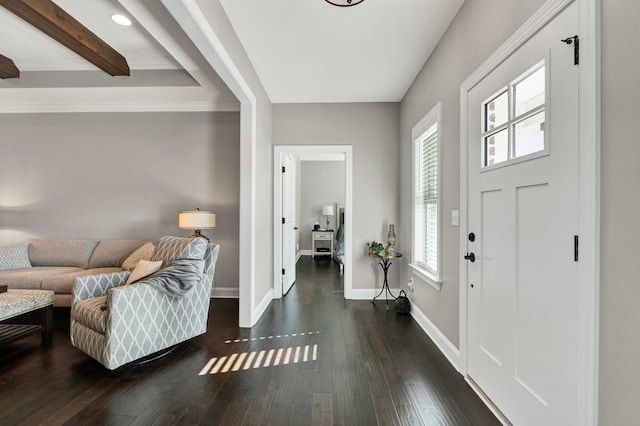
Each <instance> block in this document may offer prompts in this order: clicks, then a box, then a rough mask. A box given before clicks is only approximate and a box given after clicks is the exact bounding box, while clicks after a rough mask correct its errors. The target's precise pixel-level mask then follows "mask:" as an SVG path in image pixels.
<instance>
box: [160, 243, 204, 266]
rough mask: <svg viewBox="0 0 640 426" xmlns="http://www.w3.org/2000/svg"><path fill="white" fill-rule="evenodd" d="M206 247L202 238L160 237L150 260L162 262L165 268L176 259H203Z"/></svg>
mask: <svg viewBox="0 0 640 426" xmlns="http://www.w3.org/2000/svg"><path fill="white" fill-rule="evenodd" d="M207 246H208V243H207V240H205V239H204V238H180V237H162V238H160V241H158V245H157V246H156V249H155V250H154V252H153V256H152V257H151V260H162V261H163V262H164V265H165V266H166V265H168V264H170V263H171V262H173V261H174V260H178V259H194V260H198V259H204V254H205V252H206V251H207Z"/></svg>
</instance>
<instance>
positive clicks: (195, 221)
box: [178, 210, 216, 229]
mask: <svg viewBox="0 0 640 426" xmlns="http://www.w3.org/2000/svg"><path fill="white" fill-rule="evenodd" d="M215 227H216V214H215V213H214V212H207V211H201V210H197V211H186V212H180V213H179V214H178V228H180V229H211V228H215Z"/></svg>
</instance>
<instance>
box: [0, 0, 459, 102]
mask: <svg viewBox="0 0 640 426" xmlns="http://www.w3.org/2000/svg"><path fill="white" fill-rule="evenodd" d="M54 1H55V3H56V4H58V5H59V6H60V7H61V8H62V9H64V10H65V11H67V12H68V13H69V14H70V15H72V16H74V17H75V18H76V19H77V20H78V21H80V22H81V23H82V24H84V25H85V26H86V27H87V28H89V29H90V30H91V31H92V32H94V33H95V34H96V35H98V36H99V37H100V38H102V39H103V40H104V41H106V42H107V43H108V44H110V45H111V46H112V47H114V48H115V49H116V50H117V51H118V52H119V53H121V54H122V55H123V56H124V57H125V58H126V59H127V62H128V64H129V67H130V68H131V76H130V77H111V76H109V75H108V74H106V73H104V72H103V71H101V70H98V69H97V68H96V67H95V66H94V65H92V64H91V63H89V62H87V61H86V60H84V59H83V58H80V57H79V56H78V55H76V54H75V53H73V52H72V51H70V50H68V49H67V48H65V47H63V46H62V45H60V44H58V43H57V42H56V41H54V40H52V39H50V38H49V37H48V36H46V35H44V34H42V33H40V32H39V31H38V30H36V29H35V28H33V27H31V26H30V25H29V24H27V23H25V22H24V21H22V20H21V19H20V18H18V17H16V16H14V15H13V14H12V13H10V12H8V11H7V10H6V9H4V8H3V7H0V54H2V55H4V56H7V57H9V58H11V59H12V60H13V61H14V62H15V64H16V66H17V67H18V68H19V69H20V71H21V76H20V78H17V79H5V80H0V112H55V111H60V112H66V111H175V110H180V111H237V110H239V102H238V100H237V99H236V97H235V96H234V95H233V94H232V93H231V91H230V90H229V89H228V88H227V86H226V85H225V84H224V83H223V82H222V80H221V79H220V77H219V76H218V75H217V74H216V73H215V72H214V71H213V70H212V69H211V67H210V66H209V65H208V63H207V62H206V61H205V60H204V59H203V58H202V56H201V55H200V54H199V52H198V51H197V49H196V48H195V47H194V45H193V44H192V43H191V41H190V40H189V39H188V38H187V37H186V35H185V34H184V32H183V31H182V29H181V28H180V27H179V26H178V25H177V23H176V22H175V21H174V19H173V18H172V16H171V15H170V14H169V12H168V11H167V10H166V9H165V8H164V6H163V5H162V3H161V2H160V1H159V0H91V1H78V0H54ZM209 1H220V3H221V4H222V6H223V8H224V10H225V11H226V13H227V15H228V17H229V20H230V22H231V24H232V26H233V28H234V30H235V31H236V33H237V34H238V37H239V38H240V41H241V42H242V44H243V46H244V48H245V50H246V51H247V54H248V55H249V58H250V60H251V62H252V63H253V65H254V67H255V69H256V71H257V73H258V76H259V77H260V80H261V81H262V83H263V85H264V86H265V89H266V91H267V93H268V95H269V97H270V98H271V101H272V102H274V103H295V102H318V103H320V102H381V101H392V102H394V101H399V100H401V99H402V97H403V96H404V94H405V93H406V91H407V89H408V87H409V86H410V84H411V83H412V81H413V80H414V78H415V76H416V75H417V73H418V72H419V70H420V68H421V67H422V66H423V64H424V62H425V61H426V59H427V58H428V56H429V55H430V54H431V52H432V50H433V49H434V47H435V46H436V45H437V43H438V41H439V40H440V38H441V36H442V34H443V32H444V31H445V30H446V28H447V27H448V26H449V24H450V22H451V20H452V19H453V17H454V16H455V14H456V13H457V11H458V10H459V8H460V6H461V5H462V3H463V2H464V0H365V1H364V2H362V3H361V4H359V5H357V6H352V7H336V6H332V5H331V4H329V3H327V2H326V1H324V0H209ZM114 13H122V14H124V15H126V16H128V17H129V18H130V19H132V21H133V26H131V27H122V26H119V25H117V24H115V23H114V22H112V21H111V19H110V17H111V15H112V14H114Z"/></svg>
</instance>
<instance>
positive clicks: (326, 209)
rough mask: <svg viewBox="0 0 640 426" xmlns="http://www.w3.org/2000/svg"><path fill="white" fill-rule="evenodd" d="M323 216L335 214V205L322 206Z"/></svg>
mask: <svg viewBox="0 0 640 426" xmlns="http://www.w3.org/2000/svg"><path fill="white" fill-rule="evenodd" d="M322 216H333V206H322Z"/></svg>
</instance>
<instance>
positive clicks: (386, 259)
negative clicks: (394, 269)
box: [369, 252, 402, 311]
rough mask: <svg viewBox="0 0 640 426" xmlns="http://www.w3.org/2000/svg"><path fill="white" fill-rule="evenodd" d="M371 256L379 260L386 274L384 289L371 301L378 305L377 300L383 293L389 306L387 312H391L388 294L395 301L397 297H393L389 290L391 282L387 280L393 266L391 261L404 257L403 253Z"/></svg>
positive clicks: (373, 254) (371, 254)
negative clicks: (390, 267)
mask: <svg viewBox="0 0 640 426" xmlns="http://www.w3.org/2000/svg"><path fill="white" fill-rule="evenodd" d="M369 256H371V257H374V258H376V259H378V260H379V262H378V264H379V265H380V267H381V268H382V271H383V272H384V283H383V284H382V289H381V290H380V293H378V295H377V296H376V297H374V298H373V300H372V301H371V303H373V304H374V305H375V303H376V299H377V298H378V297H380V296H381V295H382V293H383V292H384V300H385V302H386V306H387V311H388V310H389V299H388V297H387V293H388V294H390V295H391V297H393V300H395V299H397V297H396V296H394V295H393V293H391V290H390V289H389V281H388V279H387V272H388V271H389V266H391V259H397V258H399V257H402V253H397V252H396V253H389V254H386V253H369Z"/></svg>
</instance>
